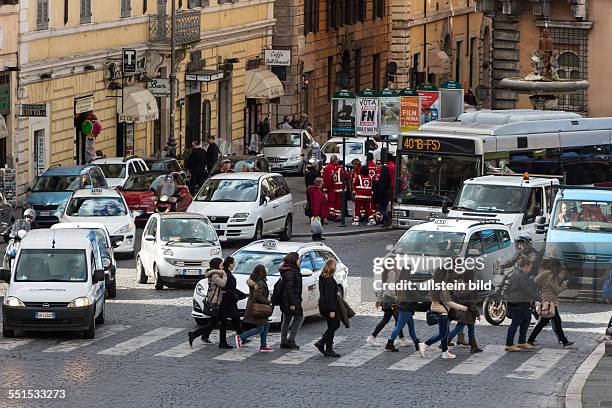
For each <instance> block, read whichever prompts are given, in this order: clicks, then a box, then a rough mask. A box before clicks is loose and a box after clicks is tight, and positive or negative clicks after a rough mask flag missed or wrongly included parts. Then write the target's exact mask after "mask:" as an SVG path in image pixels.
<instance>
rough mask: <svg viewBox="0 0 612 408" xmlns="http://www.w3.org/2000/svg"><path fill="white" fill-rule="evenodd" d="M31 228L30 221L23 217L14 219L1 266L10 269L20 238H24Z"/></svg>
mask: <svg viewBox="0 0 612 408" xmlns="http://www.w3.org/2000/svg"><path fill="white" fill-rule="evenodd" d="M31 228H32V226H31V225H30V223H29V222H28V221H26V220H24V219H19V220H17V221H15V223H14V224H13V227H12V228H11V232H10V234H9V241H8V245H7V246H6V250H5V251H4V259H3V262H2V265H3V268H6V269H9V270H10V269H11V266H12V263H13V259H15V256H17V251H18V250H19V246H20V244H21V240H22V239H23V238H25V236H26V235H27V233H28V231H30V229H31Z"/></svg>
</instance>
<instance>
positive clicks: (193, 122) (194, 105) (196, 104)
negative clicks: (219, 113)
mask: <svg viewBox="0 0 612 408" xmlns="http://www.w3.org/2000/svg"><path fill="white" fill-rule="evenodd" d="M194 140H202V94H200V92H196V93H192V94H191V95H188V96H187V110H186V116H185V146H186V147H189V146H191V142H193V141H194Z"/></svg>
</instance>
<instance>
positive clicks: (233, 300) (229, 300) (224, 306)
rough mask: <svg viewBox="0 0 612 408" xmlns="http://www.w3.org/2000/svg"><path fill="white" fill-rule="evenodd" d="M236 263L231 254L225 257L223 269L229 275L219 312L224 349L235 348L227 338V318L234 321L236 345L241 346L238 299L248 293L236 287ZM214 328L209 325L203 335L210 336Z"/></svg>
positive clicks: (221, 345) (220, 342) (220, 344)
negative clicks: (233, 271) (234, 272)
mask: <svg viewBox="0 0 612 408" xmlns="http://www.w3.org/2000/svg"><path fill="white" fill-rule="evenodd" d="M235 265H236V263H235V261H234V258H232V257H231V256H228V257H227V258H225V261H223V270H224V271H225V275H226V276H227V281H226V283H225V287H224V288H223V295H222V296H221V305H220V314H219V316H220V321H221V324H220V326H219V348H223V349H232V348H233V347H232V346H230V345H229V344H228V343H227V340H226V331H227V319H230V320H231V321H232V324H233V327H234V330H235V331H236V347H240V313H239V312H238V301H239V300H241V299H245V298H246V297H247V295H246V294H244V293H242V292H241V291H240V290H238V289H237V288H236V277H235V276H234V275H233V274H232V269H234V266H235ZM213 328H214V326H212V325H211V326H209V327H208V330H206V332H205V333H204V335H203V336H202V337H205V338H208V336H209V335H210V333H211V332H212V330H213Z"/></svg>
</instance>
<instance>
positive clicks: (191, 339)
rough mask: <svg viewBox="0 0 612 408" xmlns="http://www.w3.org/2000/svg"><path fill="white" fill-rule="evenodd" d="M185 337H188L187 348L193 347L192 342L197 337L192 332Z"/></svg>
mask: <svg viewBox="0 0 612 408" xmlns="http://www.w3.org/2000/svg"><path fill="white" fill-rule="evenodd" d="M187 335H188V336H189V347H193V341H194V340H195V338H196V337H198V336H196V335H195V334H194V333H193V332H189V333H187Z"/></svg>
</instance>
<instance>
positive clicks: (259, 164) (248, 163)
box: [208, 154, 270, 177]
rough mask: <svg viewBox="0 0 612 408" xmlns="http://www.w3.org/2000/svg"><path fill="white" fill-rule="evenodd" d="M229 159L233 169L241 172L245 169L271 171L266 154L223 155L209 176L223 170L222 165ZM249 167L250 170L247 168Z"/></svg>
mask: <svg viewBox="0 0 612 408" xmlns="http://www.w3.org/2000/svg"><path fill="white" fill-rule="evenodd" d="M226 160H229V161H230V163H231V165H232V167H231V169H232V171H233V172H235V173H240V172H244V171H259V172H262V173H270V162H268V159H267V158H266V157H265V156H264V155H261V154H260V155H255V156H237V155H232V156H223V157H221V158H220V159H219V160H218V161H217V163H215V165H214V166H213V168H212V169H211V171H210V174H209V175H208V177H212V176H214V175H215V174H219V173H220V172H221V165H222V164H223V162H224V161H226ZM247 168H248V170H247Z"/></svg>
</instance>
